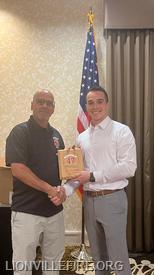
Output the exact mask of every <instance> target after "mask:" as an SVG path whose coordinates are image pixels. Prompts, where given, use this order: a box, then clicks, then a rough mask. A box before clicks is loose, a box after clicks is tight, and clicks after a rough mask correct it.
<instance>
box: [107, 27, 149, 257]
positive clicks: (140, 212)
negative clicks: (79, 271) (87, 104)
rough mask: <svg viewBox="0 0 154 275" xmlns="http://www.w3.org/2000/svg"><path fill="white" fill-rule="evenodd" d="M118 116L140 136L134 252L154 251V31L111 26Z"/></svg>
mask: <svg viewBox="0 0 154 275" xmlns="http://www.w3.org/2000/svg"><path fill="white" fill-rule="evenodd" d="M105 36H106V42H107V70H106V71H107V73H106V83H107V85H106V86H107V87H106V88H107V91H108V93H109V96H110V102H111V116H112V118H113V119H115V120H117V121H120V122H122V123H125V124H127V125H128V126H130V128H131V129H132V131H133V133H134V136H135V138H136V145H137V162H138V168H137V171H136V175H135V177H134V178H132V179H130V183H129V186H128V187H127V190H126V191H127V194H128V202H129V211H128V247H129V251H130V252H152V251H154V30H106V33H105Z"/></svg>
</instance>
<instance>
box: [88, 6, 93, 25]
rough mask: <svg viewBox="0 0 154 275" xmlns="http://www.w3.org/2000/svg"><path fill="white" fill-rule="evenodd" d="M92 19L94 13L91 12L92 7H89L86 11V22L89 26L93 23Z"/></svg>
mask: <svg viewBox="0 0 154 275" xmlns="http://www.w3.org/2000/svg"><path fill="white" fill-rule="evenodd" d="M93 21H94V14H93V11H92V7H91V8H90V10H89V12H88V23H89V25H90V26H91V25H93Z"/></svg>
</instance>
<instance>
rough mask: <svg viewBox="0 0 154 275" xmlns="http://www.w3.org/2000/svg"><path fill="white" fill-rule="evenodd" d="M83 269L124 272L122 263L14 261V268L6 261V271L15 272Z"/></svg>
mask: <svg viewBox="0 0 154 275" xmlns="http://www.w3.org/2000/svg"><path fill="white" fill-rule="evenodd" d="M81 268H82V270H83V271H85V272H86V271H94V270H106V271H107V270H110V271H115V270H117V271H118V270H119V271H120V270H123V263H122V262H121V261H116V262H112V261H98V262H97V263H96V264H95V265H94V264H93V263H92V262H83V261H58V262H55V261H14V262H13V263H12V267H10V266H9V263H8V262H7V261H6V263H5V269H6V270H14V271H32V270H33V269H35V270H42V271H55V270H59V271H60V270H61V271H62V270H65V271H69V270H71V271H77V270H80V269H81Z"/></svg>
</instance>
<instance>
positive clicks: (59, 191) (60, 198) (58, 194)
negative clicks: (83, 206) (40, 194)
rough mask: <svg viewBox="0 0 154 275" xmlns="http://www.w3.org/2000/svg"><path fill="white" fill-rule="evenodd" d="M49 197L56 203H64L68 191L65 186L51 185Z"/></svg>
mask: <svg viewBox="0 0 154 275" xmlns="http://www.w3.org/2000/svg"><path fill="white" fill-rule="evenodd" d="M48 198H49V199H50V200H51V201H52V202H53V203H54V204H55V205H56V206H58V205H60V204H62V203H63V202H64V201H65V200H66V191H65V188H64V186H56V187H53V186H52V187H51V188H50V190H49V192H48Z"/></svg>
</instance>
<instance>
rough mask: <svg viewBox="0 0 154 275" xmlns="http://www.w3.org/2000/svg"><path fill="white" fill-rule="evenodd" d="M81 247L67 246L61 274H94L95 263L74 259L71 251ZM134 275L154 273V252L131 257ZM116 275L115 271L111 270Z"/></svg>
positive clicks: (150, 274)
mask: <svg viewBox="0 0 154 275" xmlns="http://www.w3.org/2000/svg"><path fill="white" fill-rule="evenodd" d="M77 248H79V247H75V246H73V247H71V246H70V247H67V248H66V250H65V254H64V256H63V259H62V270H61V272H60V273H61V275H64V274H66V275H68V274H81V275H82V274H84V275H85V274H86V275H94V265H93V262H92V261H89V262H84V261H74V258H73V257H72V255H71V252H72V251H73V250H75V249H77ZM130 265H131V270H132V275H154V254H149V255H144V256H138V257H137V256H136V255H135V256H134V257H133V258H132V256H131V258H130ZM111 274H112V275H114V272H111Z"/></svg>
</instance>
